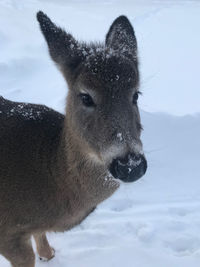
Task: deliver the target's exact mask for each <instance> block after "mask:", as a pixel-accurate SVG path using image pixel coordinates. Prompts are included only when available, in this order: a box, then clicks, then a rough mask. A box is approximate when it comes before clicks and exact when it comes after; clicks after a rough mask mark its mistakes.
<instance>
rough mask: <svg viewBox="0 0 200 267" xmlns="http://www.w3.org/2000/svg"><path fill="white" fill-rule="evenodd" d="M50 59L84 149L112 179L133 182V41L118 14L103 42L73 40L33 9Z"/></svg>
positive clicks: (136, 146) (136, 138)
mask: <svg viewBox="0 0 200 267" xmlns="http://www.w3.org/2000/svg"><path fill="white" fill-rule="evenodd" d="M38 20H39V22H40V26H41V30H42V32H43V34H44V36H45V38H46V41H47V43H48V46H49V51H50V55H51V57H52V59H53V60H54V61H55V62H56V63H57V65H58V66H59V68H60V70H61V71H62V73H63V75H64V77H65V79H66V81H67V83H68V85H69V93H68V99H67V116H68V118H67V120H68V121H69V125H70V127H71V129H72V132H73V133H74V136H76V137H77V140H79V141H80V143H81V144H82V145H83V146H84V148H85V152H86V153H88V154H89V156H90V157H91V158H93V159H94V160H95V161H99V162H101V163H103V164H105V165H106V166H107V168H108V169H109V170H110V172H111V174H112V175H113V176H114V177H115V178H119V179H121V180H123V181H126V182H129V181H135V180H137V179H138V178H140V177H141V176H142V175H143V174H144V173H145V172H146V168H147V163H146V159H145V157H144V155H143V152H142V143H141V140H140V134H141V128H142V127H141V123H140V116H139V110H138V106H137V100H138V96H139V71H138V60H137V42H136V38H135V34H134V31H133V28H132V26H131V24H130V22H129V21H128V19H127V18H126V17H124V16H121V17H119V18H117V19H116V20H115V21H114V22H113V24H112V25H111V27H110V29H109V31H108V33H107V35H106V41H105V44H89V45H87V44H85V43H78V42H77V41H76V40H75V39H74V38H73V37H72V35H70V34H67V33H66V32H65V31H63V30H62V29H60V28H58V27H57V26H56V25H55V24H53V23H52V22H51V21H50V19H49V18H48V17H47V16H46V15H44V14H43V13H39V14H38Z"/></svg>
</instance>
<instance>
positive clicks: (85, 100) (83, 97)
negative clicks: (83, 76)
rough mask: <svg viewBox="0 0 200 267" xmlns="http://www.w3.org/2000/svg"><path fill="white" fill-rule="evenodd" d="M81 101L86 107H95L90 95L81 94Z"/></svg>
mask: <svg viewBox="0 0 200 267" xmlns="http://www.w3.org/2000/svg"><path fill="white" fill-rule="evenodd" d="M80 98H81V101H82V103H83V105H84V106H86V107H94V106H95V103H94V101H93V99H92V97H91V96H90V95H89V94H80Z"/></svg>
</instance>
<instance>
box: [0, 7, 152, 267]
mask: <svg viewBox="0 0 200 267" xmlns="http://www.w3.org/2000/svg"><path fill="white" fill-rule="evenodd" d="M37 20H38V22H39V25H40V29H41V32H42V34H43V35H44V38H45V40H46V42H47V45H48V49H49V53H50V56H51V58H52V60H53V61H54V63H55V64H56V66H57V67H58V69H59V70H60V71H61V73H62V74H63V76H64V78H65V80H66V82H67V85H68V95H67V100H66V115H63V114H61V113H59V112H57V111H55V110H53V109H51V108H49V107H47V106H45V105H39V104H30V103H23V102H12V101H10V100H7V99H5V98H3V97H0V184H1V186H0V254H1V255H3V256H4V257H5V258H6V259H7V260H8V261H9V262H10V263H11V265H12V266H13V267H34V266H35V254H34V251H33V248H32V243H31V238H32V237H33V238H34V240H35V242H36V248H37V253H38V255H39V257H40V259H43V260H47V261H48V260H50V259H52V258H53V257H54V256H55V250H54V249H53V248H52V247H51V246H50V245H49V243H48V240H47V237H46V233H47V232H64V231H67V230H69V229H71V228H73V227H74V226H76V225H79V224H80V223H81V222H82V221H83V220H84V219H85V218H86V217H87V216H88V215H89V214H91V213H92V212H93V211H94V209H95V208H96V206H97V205H98V204H100V203H101V202H102V201H104V200H105V199H107V198H109V197H110V196H111V195H112V194H113V193H114V192H115V191H116V190H117V189H118V188H119V186H120V183H122V182H124V183H130V182H134V181H136V180H138V179H139V178H141V177H142V176H143V175H144V174H145V172H146V170H147V160H146V158H145V155H144V152H143V144H142V141H141V131H142V125H141V119H140V114H139V108H138V103H137V102H138V97H139V94H140V91H139V80H140V79H139V60H138V52H137V50H138V49H137V41H136V37H135V33H134V29H133V27H132V25H131V23H130V21H129V20H128V18H127V17H126V16H124V15H122V16H119V17H118V18H116V19H115V20H114V22H113V23H112V25H111V26H110V28H109V31H108V33H107V35H106V38H105V43H94V42H93V43H92V42H91V43H85V42H80V41H77V40H76V39H75V38H74V37H73V36H72V35H71V34H69V33H67V32H66V31H65V30H64V29H62V28H60V27H58V26H57V25H56V24H54V23H53V22H52V21H51V20H50V18H49V17H48V16H47V15H46V14H44V13H43V12H42V11H39V12H38V13H37Z"/></svg>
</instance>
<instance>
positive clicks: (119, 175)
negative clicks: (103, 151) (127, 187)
mask: <svg viewBox="0 0 200 267" xmlns="http://www.w3.org/2000/svg"><path fill="white" fill-rule="evenodd" d="M146 170H147V161H146V159H145V157H144V155H139V156H138V155H137V156H136V155H135V154H127V155H126V156H125V157H124V158H116V159H114V160H113V161H112V163H111V165H110V167H109V171H110V173H111V174H112V176H113V177H114V178H115V179H120V180H122V181H123V182H135V181H137V180H138V179H140V178H141V177H142V176H143V175H144V174H145V173H146Z"/></svg>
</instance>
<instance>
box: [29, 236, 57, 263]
mask: <svg viewBox="0 0 200 267" xmlns="http://www.w3.org/2000/svg"><path fill="white" fill-rule="evenodd" d="M33 237H34V239H35V242H36V247H37V252H38V255H39V257H40V260H43V261H49V260H51V259H52V258H53V257H54V256H55V250H54V249H53V248H52V247H50V245H49V242H48V240H47V237H46V235H45V233H40V234H35V235H34V236H33Z"/></svg>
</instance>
